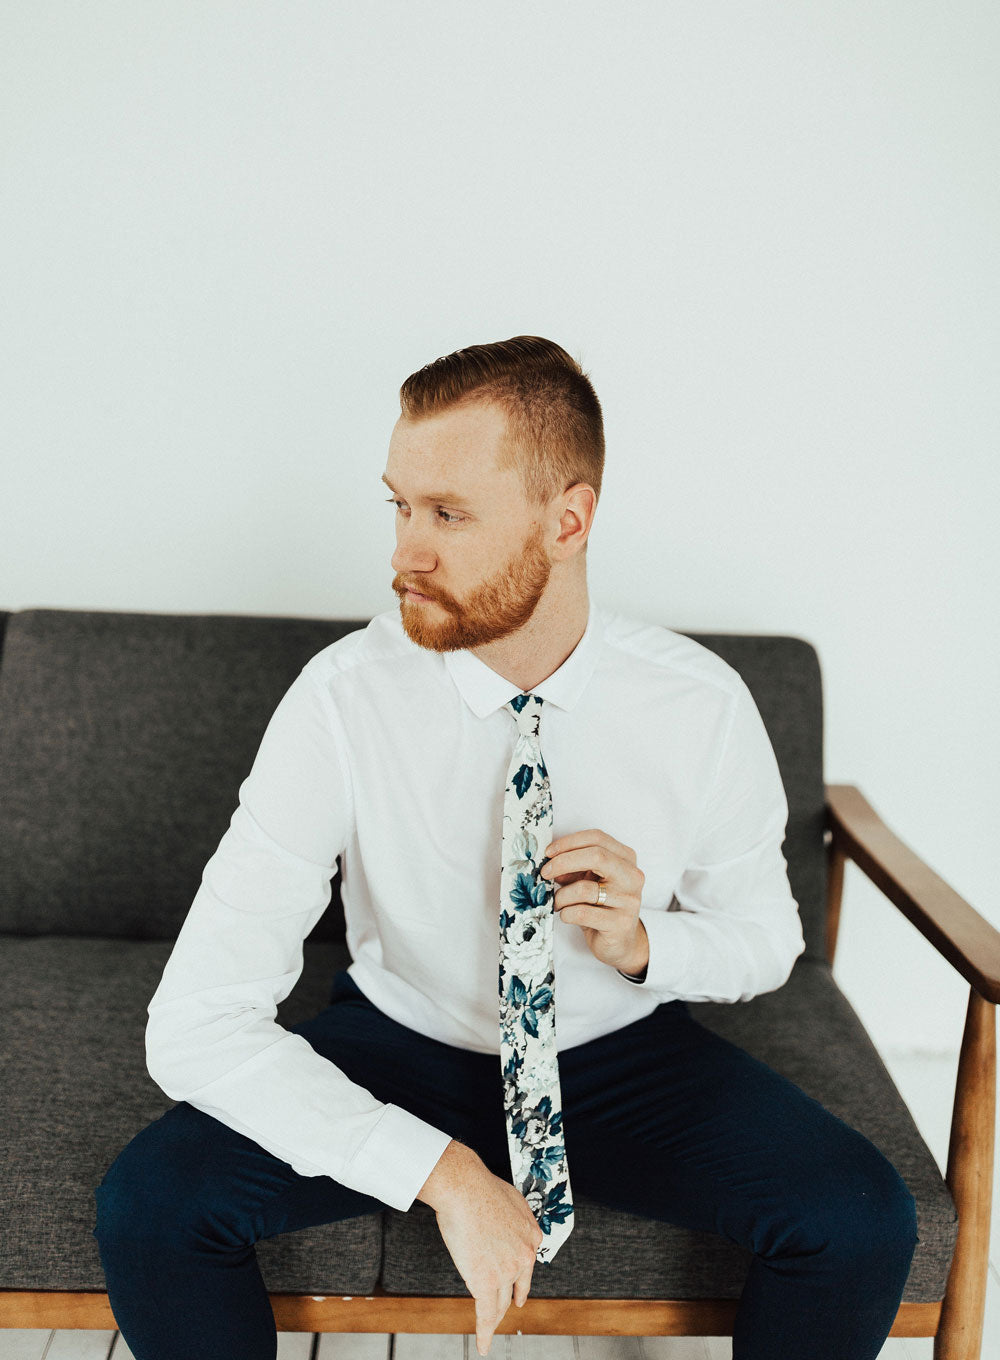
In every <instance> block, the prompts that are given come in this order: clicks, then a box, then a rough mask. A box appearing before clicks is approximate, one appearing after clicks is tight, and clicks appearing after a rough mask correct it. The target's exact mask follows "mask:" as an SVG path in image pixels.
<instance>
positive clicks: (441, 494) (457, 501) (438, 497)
mask: <svg viewBox="0 0 1000 1360" xmlns="http://www.w3.org/2000/svg"><path fill="white" fill-rule="evenodd" d="M382 480H383V482H385V484H386V486H387V487H388V488H389V490H390V491H396V488H395V487H394V486H393V484H392V482H390V481H389V478H388V477H387V476H386V475H385V473H384V472H383V473H382ZM399 494H400V493H399V492H398V491H396V495H397V496H398V495H399ZM418 499H419V500H422V501H434V502H438V501H443V502H444V503H445V504H446V505H460V506H461V507H462V508H463V510H472V509H473V508H474V507H473V504H472V502H471V501H468V500H466V499H465V497H464V496H456V495H455V493H454V492H453V491H432V492H431V494H430V495H429V496H420V497H418Z"/></svg>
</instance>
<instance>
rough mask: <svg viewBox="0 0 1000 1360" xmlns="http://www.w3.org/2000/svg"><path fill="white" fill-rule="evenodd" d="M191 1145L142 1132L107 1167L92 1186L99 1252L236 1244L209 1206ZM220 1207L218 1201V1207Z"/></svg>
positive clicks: (221, 1216) (222, 1218)
mask: <svg viewBox="0 0 1000 1360" xmlns="http://www.w3.org/2000/svg"><path fill="white" fill-rule="evenodd" d="M192 1154H193V1150H192V1149H190V1148H186V1147H184V1146H178V1145H176V1144H173V1145H171V1144H169V1143H167V1144H165V1145H164V1144H161V1142H160V1141H158V1140H157V1139H156V1138H154V1137H149V1136H144V1135H143V1134H140V1135H139V1136H137V1137H136V1138H134V1139H133V1140H132V1142H131V1143H130V1144H128V1146H127V1147H125V1148H124V1149H123V1150H122V1151H121V1153H119V1155H118V1157H117V1158H116V1159H115V1161H114V1162H113V1163H112V1164H111V1166H110V1167H109V1168H108V1171H107V1173H106V1174H105V1176H104V1179H103V1180H102V1181H101V1183H100V1185H98V1186H97V1188H96V1189H95V1191H94V1199H95V1201H96V1205H97V1216H96V1222H95V1226H94V1233H93V1235H94V1237H95V1238H96V1239H97V1242H98V1245H99V1247H100V1249H101V1252H102V1255H105V1256H108V1257H110V1256H111V1255H112V1254H118V1255H122V1254H123V1253H127V1252H129V1251H136V1250H141V1249H143V1248H144V1247H146V1246H155V1247H156V1249H157V1250H158V1251H161V1252H163V1251H166V1252H171V1251H179V1252H188V1251H191V1250H192V1249H197V1248H198V1247H199V1246H207V1245H211V1246H218V1247H223V1248H226V1247H237V1246H240V1245H242V1243H241V1242H240V1241H239V1240H238V1235H237V1234H236V1233H235V1232H234V1231H233V1229H232V1228H231V1227H230V1226H229V1225H228V1224H227V1223H226V1222H225V1219H226V1217H227V1215H225V1213H223V1212H217V1211H214V1210H213V1206H212V1204H211V1203H210V1202H208V1200H207V1199H206V1195H205V1193H204V1187H203V1186H202V1184H201V1182H200V1178H199V1166H198V1163H197V1157H196V1155H195V1156H194V1157H193V1159H192ZM220 1208H221V1206H220Z"/></svg>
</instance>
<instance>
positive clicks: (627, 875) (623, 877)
mask: <svg viewBox="0 0 1000 1360" xmlns="http://www.w3.org/2000/svg"><path fill="white" fill-rule="evenodd" d="M581 872H590V873H593V874H597V876H598V878H604V879H608V878H613V879H615V881H616V882H619V883H621V882H623V881H624V882H629V881H630V880H632V879H633V878H634V877H635V875H636V873H637V872H638V871H637V869H636V866H635V865H634V864H633V863H631V862H630V861H627V860H623V859H622V857H621V856H620V855H614V854H612V853H611V851H610V850H605V849H604V847H603V846H600V845H585V846H581V847H580V849H578V850H561V851H560V852H559V854H557V855H553V856H552V858H551V859H550V860H549V862H548V864H546V865H544V866H543V868H541V869H540V870H539V873H540V874H541V875H542V877H543V878H561V877H562V876H563V875H564V874H575V873H581Z"/></svg>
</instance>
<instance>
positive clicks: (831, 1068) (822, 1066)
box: [0, 936, 956, 1300]
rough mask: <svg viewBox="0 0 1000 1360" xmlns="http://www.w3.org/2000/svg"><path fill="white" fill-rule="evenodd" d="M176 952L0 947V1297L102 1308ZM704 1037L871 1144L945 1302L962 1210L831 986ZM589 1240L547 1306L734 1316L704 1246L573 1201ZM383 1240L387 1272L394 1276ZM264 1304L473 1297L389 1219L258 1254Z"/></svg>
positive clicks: (297, 1016) (538, 1288)
mask: <svg viewBox="0 0 1000 1360" xmlns="http://www.w3.org/2000/svg"><path fill="white" fill-rule="evenodd" d="M170 948H171V945H170V943H169V942H167V941H128V940H107V939H99V938H98V939H95V938H78V937H64V936H39V937H33V938H32V937H15V936H5V937H0V1027H2V1029H0V1089H2V1090H3V1092H4V1099H3V1102H2V1105H0V1167H2V1177H3V1182H4V1190H3V1194H4V1198H5V1203H6V1205H7V1206H8V1209H9V1215H10V1216H9V1222H8V1227H7V1231H6V1232H5V1233H3V1234H0V1288H5V1289H59V1290H103V1289H104V1288H105V1284H104V1276H103V1272H102V1270H101V1265H100V1259H99V1257H98V1252H97V1244H96V1242H95V1240H94V1238H93V1236H92V1235H91V1230H92V1228H93V1226H94V1214H95V1205H94V1188H95V1187H96V1186H97V1184H98V1183H99V1182H100V1180H101V1178H102V1177H103V1175H104V1172H105V1171H106V1169H107V1168H108V1166H109V1165H110V1164H111V1162H112V1161H113V1160H114V1158H115V1157H116V1156H117V1154H118V1152H119V1151H120V1150H121V1148H122V1147H124V1146H125V1144H126V1143H127V1142H128V1141H129V1140H130V1139H131V1138H132V1137H133V1136H134V1135H135V1134H136V1133H138V1132H139V1130H140V1129H142V1128H144V1127H145V1126H146V1124H148V1123H149V1122H150V1121H151V1120H153V1119H156V1118H158V1117H159V1116H160V1115H161V1114H162V1113H163V1112H164V1111H165V1110H166V1109H168V1108H169V1106H170V1105H171V1103H172V1102H171V1101H169V1100H168V1099H167V1098H166V1097H165V1096H164V1095H163V1093H162V1092H161V1091H160V1090H159V1088H158V1087H157V1086H156V1085H155V1084H154V1083H153V1082H152V1080H151V1079H150V1078H149V1076H148V1075H147V1073H146V1069H145V1051H144V1042H143V1034H144V1029H145V1023H146V1007H147V1005H148V1003H149V999H150V997H151V996H152V995H153V992H154V991H155V990H156V986H157V983H158V982H159V979H160V975H161V973H162V971H163V967H164V964H165V963H166V960H167V956H168V955H169V952H170ZM305 960H306V962H305V969H304V972H303V975H302V978H301V979H300V981H299V983H298V985H297V986H296V988H295V990H294V991H293V993H292V995H291V996H290V997H289V998H288V1000H287V1001H286V1002H285V1003H284V1004H283V1005H282V1006H281V1008H280V1010H279V1019H280V1020H281V1022H282V1023H284V1024H286V1025H291V1024H295V1023H296V1022H297V1021H299V1020H302V1019H305V1018H307V1017H308V1016H310V1015H313V1014H316V1013H317V1012H318V1011H319V1010H321V1009H322V1008H323V1007H324V1006H325V1005H326V1004H327V1000H328V995H329V989H330V983H331V981H332V979H333V977H334V975H335V974H336V973H337V972H338V971H339V970H340V969H342V968H344V967H346V966H347V964H348V963H349V962H350V957H349V955H348V953H347V951H346V946H344V945H343V944H340V943H336V942H313V943H308V944H307V945H306V946H305ZM692 1011H693V1013H694V1014H695V1015H697V1016H698V1018H699V1019H700V1020H702V1022H703V1023H705V1024H706V1025H708V1026H709V1027H710V1028H712V1029H714V1030H716V1031H717V1032H718V1033H720V1034H722V1035H723V1036H724V1037H725V1038H728V1039H730V1040H732V1041H733V1042H734V1043H737V1044H739V1045H740V1046H741V1047H743V1048H746V1049H747V1050H748V1051H749V1052H751V1053H753V1054H754V1055H755V1056H756V1057H758V1058H760V1059H761V1060H762V1061H764V1062H767V1063H769V1064H770V1065H771V1066H772V1067H774V1068H776V1069H777V1070H778V1071H780V1072H782V1073H784V1075H785V1076H787V1077H789V1078H790V1079H791V1080H792V1081H794V1082H796V1084H797V1085H799V1086H801V1087H802V1089H803V1090H805V1091H806V1092H807V1093H808V1094H810V1095H812V1096H814V1097H815V1098H816V1099H817V1100H819V1101H820V1102H821V1103H822V1104H823V1105H825V1106H826V1107H827V1108H828V1109H830V1110H832V1111H833V1112H834V1113H835V1114H837V1115H839V1116H840V1117H841V1118H842V1119H844V1120H845V1121H846V1122H847V1123H849V1124H851V1125H852V1126H853V1127H854V1128H857V1129H859V1130H860V1131H861V1132H862V1133H864V1134H865V1135H866V1136H867V1137H869V1138H870V1139H871V1140H872V1142H873V1143H875V1144H876V1146H878V1147H879V1148H881V1150H882V1151H883V1152H884V1153H885V1154H886V1156H887V1157H888V1158H889V1159H890V1161H892V1162H893V1164H894V1165H895V1166H896V1167H897V1168H898V1169H899V1171H900V1173H901V1174H902V1176H903V1178H904V1179H905V1181H906V1182H907V1184H908V1186H909V1187H910V1190H911V1192H912V1193H913V1195H914V1198H915V1199H916V1202H917V1213H918V1223H919V1233H920V1242H919V1244H918V1247H917V1250H916V1253H915V1256H914V1261H913V1267H912V1269H911V1273H910V1278H909V1281H908V1283H907V1286H906V1291H905V1293H904V1296H903V1297H904V1299H907V1300H936V1299H940V1298H941V1297H942V1295H943V1292H944V1286H945V1282H946V1279H947V1274H948V1268H949V1265H950V1262H951V1256H952V1252H953V1250H954V1242H955V1233H956V1219H955V1211H954V1206H953V1204H952V1201H951V1197H950V1196H949V1194H948V1191H947V1188H946V1186H945V1185H944V1182H943V1180H942V1178H941V1175H940V1172H939V1170H938V1168H937V1165H936V1163H935V1162H934V1160H933V1158H932V1156H931V1154H930V1152H929V1151H928V1149H927V1147H926V1146H925V1144H924V1142H923V1140H922V1138H921V1137H920V1134H919V1133H918V1131H917V1129H916V1127H915V1125H914V1124H913V1121H912V1119H911V1117H910V1115H909V1112H908V1111H907V1109H906V1106H905V1105H904V1103H903V1101H902V1098H901V1097H900V1095H899V1093H898V1092H897V1091H896V1088H895V1087H894V1085H893V1083H892V1080H891V1078H890V1077H889V1074H888V1072H887V1071H886V1069H885V1067H884V1065H883V1064H882V1062H881V1059H880V1058H879V1057H878V1054H877V1053H876V1051H875V1049H874V1047H873V1046H872V1044H871V1041H870V1040H869V1039H868V1036H867V1035H866V1033H865V1031H864V1030H863V1028H862V1026H861V1024H860V1021H859V1020H858V1019H857V1017H856V1015H855V1014H854V1012H853V1010H852V1009H851V1007H850V1006H849V1004H848V1002H847V1001H846V999H845V998H844V997H843V995H842V994H841V992H840V991H839V989H838V988H837V987H836V984H835V983H834V981H833V978H832V976H831V973H830V970H829V968H828V967H827V966H826V965H825V964H823V963H821V962H819V961H815V960H811V959H807V958H805V957H803V958H801V959H800V960H799V961H798V963H797V964H796V966H795V968H794V970H793V972H792V976H791V978H790V979H789V981H788V983H787V984H786V985H785V986H784V987H782V988H780V989H779V990H778V991H777V992H772V993H768V994H767V995H765V996H762V997H758V998H756V999H755V1000H754V1001H751V1002H748V1003H745V1004H738V1005H735V1006H722V1005H707V1004H706V1005H699V1006H692ZM576 1204H577V1224H576V1227H575V1228H574V1231H573V1233H572V1234H571V1236H570V1238H569V1239H568V1241H567V1243H566V1245H565V1246H564V1247H563V1248H562V1250H561V1251H560V1253H559V1255H558V1256H557V1257H556V1259H555V1261H554V1262H553V1263H552V1264H551V1265H550V1266H548V1267H546V1269H545V1270H544V1271H536V1272H535V1275H534V1277H533V1283H532V1292H533V1293H534V1294H535V1295H536V1296H538V1297H559V1296H569V1297H576V1298H594V1297H608V1298H736V1297H738V1295H739V1293H740V1289H741V1288H742V1282H743V1278H744V1275H745V1272H746V1266H747V1264H748V1261H749V1256H748V1254H747V1253H746V1252H745V1251H743V1250H742V1249H740V1248H738V1247H736V1246H735V1245H734V1244H733V1243H731V1242H727V1241H725V1240H724V1239H722V1238H720V1237H718V1236H716V1235H714V1234H709V1233H694V1232H691V1231H690V1230H688V1229H684V1228H680V1227H676V1226H674V1225H672V1224H666V1223H659V1222H655V1221H653V1220H648V1219H643V1218H638V1217H635V1216H634V1215H630V1214H625V1213H622V1212H620V1211H618V1210H613V1209H610V1208H607V1207H606V1206H604V1205H601V1204H598V1203H596V1202H593V1201H589V1200H586V1199H584V1198H582V1197H579V1198H577V1200H576ZM383 1227H384V1260H383ZM258 1259H259V1261H260V1266H261V1271H262V1273H263V1276H264V1279H265V1282H266V1283H267V1285H268V1287H269V1288H270V1289H271V1290H273V1291H275V1292H287V1293H303V1294H351V1295H356V1294H362V1295H364V1294H370V1293H371V1292H372V1290H373V1288H374V1287H375V1285H376V1282H377V1281H378V1280H379V1279H380V1271H381V1283H382V1285H383V1287H384V1288H385V1289H386V1290H387V1291H388V1292H389V1293H398V1294H432V1295H433V1294H439V1295H459V1296H465V1295H466V1294H467V1292H468V1291H467V1289H466V1287H465V1284H464V1282H463V1281H462V1279H461V1277H460V1276H459V1275H458V1273H457V1271H456V1270H455V1267H454V1263H453V1262H452V1260H451V1257H450V1256H449V1255H448V1252H447V1250H446V1248H445V1246H444V1243H443V1242H442V1240H441V1236H440V1233H439V1231H438V1228H437V1220H436V1217H435V1214H434V1212H433V1210H432V1209H431V1208H430V1207H429V1206H428V1205H426V1204H423V1203H421V1202H420V1201H416V1202H415V1203H414V1204H413V1206H412V1208H411V1209H410V1211H409V1212H408V1213H400V1212H398V1211H397V1210H394V1209H387V1210H386V1211H385V1212H384V1213H382V1214H369V1215H363V1216H361V1217H358V1218H353V1219H347V1220H344V1221H343V1222H341V1223H333V1224H326V1225H323V1226H322V1227H319V1228H308V1229H304V1230H302V1231H301V1232H295V1233H283V1234H280V1235H279V1236H277V1237H274V1238H271V1239H268V1240H267V1241H264V1242H261V1243H260V1244H259V1246H258Z"/></svg>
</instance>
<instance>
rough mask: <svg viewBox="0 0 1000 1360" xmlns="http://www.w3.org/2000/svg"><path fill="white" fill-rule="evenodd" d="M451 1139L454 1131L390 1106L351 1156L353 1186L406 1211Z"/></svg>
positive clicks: (398, 1107)
mask: <svg viewBox="0 0 1000 1360" xmlns="http://www.w3.org/2000/svg"><path fill="white" fill-rule="evenodd" d="M450 1142H451V1134H450V1133H445V1132H444V1130H443V1129H438V1128H435V1127H434V1125H433V1124H428V1123H427V1122H426V1121H425V1120H423V1119H420V1118H418V1117H417V1115H415V1114H411V1113H410V1111H409V1110H404V1109H403V1108H402V1106H400V1105H386V1107H385V1112H384V1114H383V1115H382V1117H381V1119H379V1121H378V1123H377V1124H376V1125H375V1127H374V1128H373V1129H372V1131H371V1133H370V1134H369V1135H368V1137H367V1138H366V1139H365V1141H364V1144H363V1145H362V1146H361V1147H360V1148H359V1149H358V1151H357V1152H356V1153H355V1154H354V1156H353V1157H352V1158H351V1161H350V1165H349V1170H350V1173H351V1185H352V1186H353V1187H354V1188H355V1189H356V1190H360V1191H361V1193H362V1194H366V1195H373V1196H374V1197H375V1198H376V1199H380V1200H382V1202H383V1203H384V1204H389V1205H391V1206H392V1207H393V1208H394V1209H400V1210H402V1211H403V1212H405V1211H406V1210H407V1209H409V1208H410V1207H411V1205H412V1204H413V1201H414V1200H415V1199H416V1197H417V1192H418V1191H419V1190H421V1189H422V1188H423V1185H424V1182H425V1181H426V1180H427V1177H428V1176H429V1175H430V1174H431V1172H432V1171H433V1170H434V1168H435V1166H437V1164H438V1161H439V1160H440V1157H441V1154H442V1153H443V1152H444V1150H445V1148H446V1147H447V1146H448V1144H449V1143H450Z"/></svg>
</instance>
